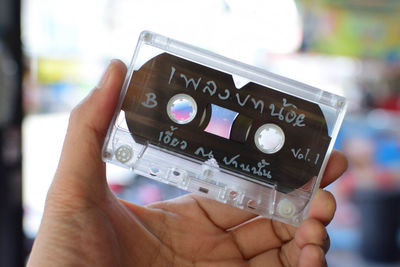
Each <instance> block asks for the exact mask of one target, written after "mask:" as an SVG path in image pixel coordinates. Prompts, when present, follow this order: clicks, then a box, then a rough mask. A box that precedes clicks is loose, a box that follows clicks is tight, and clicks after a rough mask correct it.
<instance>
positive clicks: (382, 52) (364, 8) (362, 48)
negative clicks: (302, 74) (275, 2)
mask: <svg viewBox="0 0 400 267" xmlns="http://www.w3.org/2000/svg"><path fill="white" fill-rule="evenodd" d="M297 4H298V6H299V8H300V10H301V11H302V15H303V19H304V27H305V29H304V31H305V38H304V43H303V50H305V51H310V52H319V53H327V54H336V55H343V56H350V57H360V58H374V59H382V60H387V61H399V60H400V16H399V12H400V1H397V0H382V1H378V0H374V1H372V0H365V1H360V0H350V1H344V0H342V1H340V0H339V1H333V0H320V1H316V0H297Z"/></svg>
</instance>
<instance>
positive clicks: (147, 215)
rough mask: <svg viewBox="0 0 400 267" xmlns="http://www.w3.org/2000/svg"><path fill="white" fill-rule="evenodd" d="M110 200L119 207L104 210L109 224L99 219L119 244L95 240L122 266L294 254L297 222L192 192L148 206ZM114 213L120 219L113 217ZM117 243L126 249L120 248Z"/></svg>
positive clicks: (291, 261)
mask: <svg viewBox="0 0 400 267" xmlns="http://www.w3.org/2000/svg"><path fill="white" fill-rule="evenodd" d="M120 203H123V204H124V205H120ZM114 204H115V205H118V206H120V207H115V206H114V207H112V208H111V209H110V210H109V211H110V216H109V217H108V218H109V220H110V221H111V224H110V223H105V225H114V227H117V229H115V228H114V229H111V228H110V229H108V231H111V234H112V235H115V239H116V240H118V246H119V249H114V248H110V247H109V246H110V245H111V246H113V242H112V243H110V242H104V243H103V242H99V243H98V244H100V245H101V247H102V248H103V249H105V250H107V251H108V252H110V251H115V254H114V257H117V258H118V259H116V258H114V259H110V260H112V261H113V262H114V263H115V262H121V263H122V265H125V264H123V263H124V262H125V261H126V265H127V266H129V265H133V266H172V265H174V266H193V265H194V264H195V266H241V265H247V264H248V263H250V264H251V266H258V265H261V266H265V264H266V263H268V265H270V266H295V265H296V263H297V260H298V256H299V254H300V248H299V247H298V246H297V245H296V244H294V243H295V242H294V240H293V237H294V233H295V231H296V229H297V228H295V227H292V226H288V225H285V224H283V223H279V222H274V221H271V220H269V219H266V218H261V217H255V215H254V214H251V213H248V212H245V211H241V210H239V209H236V208H232V207H229V206H226V205H224V204H221V203H217V202H215V201H212V200H208V199H205V198H201V197H198V196H195V195H187V196H184V197H181V198H179V199H175V200H171V201H166V202H159V203H155V204H151V205H149V206H148V207H141V206H137V205H134V204H131V203H127V202H124V201H121V202H120V201H118V200H117V201H116V202H114ZM110 207H111V206H110ZM125 207H127V208H128V209H125ZM116 213H118V214H116ZM228 215H229V216H228ZM118 218H119V219H121V221H116V219H118ZM248 220H250V221H249V222H247V223H245V224H243V223H244V222H246V221H248ZM103 227H104V225H102V226H100V228H103ZM127 229H129V230H128V232H125V231H126V230H127ZM108 231H104V228H103V229H102V231H100V232H101V233H105V235H104V236H103V238H105V239H110V233H109V232H108ZM107 232H108V233H107ZM100 238H101V237H100ZM104 245H106V246H104ZM121 245H122V247H124V248H126V249H123V250H121ZM91 249H93V248H91ZM101 250H102V249H97V250H96V251H99V252H100V251H101ZM149 255H150V257H149ZM100 256H101V255H99V258H101V257H100ZM102 263H103V264H104V263H105V262H104V260H103V261H102ZM97 266H100V265H99V263H98V265H97Z"/></svg>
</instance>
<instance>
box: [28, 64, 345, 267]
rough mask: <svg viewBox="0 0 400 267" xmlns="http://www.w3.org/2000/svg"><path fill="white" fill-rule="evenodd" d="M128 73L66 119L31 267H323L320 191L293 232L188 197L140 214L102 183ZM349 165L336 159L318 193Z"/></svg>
mask: <svg viewBox="0 0 400 267" xmlns="http://www.w3.org/2000/svg"><path fill="white" fill-rule="evenodd" d="M125 74H126V67H125V65H124V64H123V63H122V62H121V61H118V60H113V61H112V62H111V63H110V65H109V67H108V68H107V71H106V72H105V74H104V75H103V78H102V80H101V81H100V83H99V85H98V86H97V87H96V88H95V89H94V90H93V91H92V92H91V94H90V95H89V96H88V97H87V98H86V99H84V100H83V101H82V102H81V104H79V105H78V106H77V107H76V108H75V109H74V110H73V111H72V113H71V116H70V120H69V126H68V131H67V135H66V138H65V142H64V146H63V151H62V154H61V158H60V162H59V166H58V169H57V172H56V175H55V178H54V180H53V183H52V185H51V187H50V190H49V192H48V195H47V200H46V205H45V210H44V215H43V219H42V223H41V226H40V229H39V232H38V235H37V238H36V240H35V242H34V245H33V248H32V252H31V255H30V258H29V261H28V266H29V267H35V266H40V267H45V266H199V267H200V266H215V267H216V266H307V267H313V266H325V265H326V261H325V253H326V252H327V250H328V249H329V237H328V235H327V232H326V229H325V226H326V225H327V224H328V223H329V222H330V221H331V220H332V218H333V216H334V213H335V209H336V202H335V199H334V197H333V196H332V194H331V193H329V192H327V191H324V190H322V189H320V190H319V191H318V192H317V194H316V196H315V197H314V199H313V201H312V204H311V208H310V211H309V218H308V219H306V220H305V221H303V222H302V224H301V225H300V226H299V227H298V228H296V227H293V226H290V225H286V224H284V223H280V222H276V221H272V220H270V219H267V218H263V217H257V216H256V215H254V214H252V213H248V212H246V211H243V210H239V209H237V208H233V207H230V206H227V205H224V204H222V203H218V202H216V201H213V200H209V199H206V198H202V197H199V196H196V195H193V194H188V195H185V196H183V197H180V198H177V199H173V200H169V201H164V202H158V203H154V204H151V205H148V206H138V205H135V204H132V203H128V202H125V201H123V200H120V199H118V198H117V197H116V196H115V195H114V194H113V193H112V192H111V191H110V189H109V187H108V185H107V182H106V172H105V163H104V162H103V161H102V160H101V148H102V145H103V142H104V138H105V135H106V132H107V128H108V125H109V123H110V120H111V118H112V115H113V111H114V108H115V105H116V103H117V100H118V96H119V91H120V88H121V86H122V83H123V81H124V77H125ZM346 167H347V161H346V159H345V157H344V156H343V155H342V154H341V153H340V152H338V151H334V152H333V153H332V155H331V158H330V160H329V163H328V166H327V168H326V171H325V175H324V178H323V180H322V183H321V186H322V187H324V186H326V185H328V184H330V183H331V182H333V181H334V180H336V179H337V178H338V177H339V176H340V175H341V174H342V173H343V172H344V171H345V169H346Z"/></svg>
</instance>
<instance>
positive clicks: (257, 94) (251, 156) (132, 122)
mask: <svg viewBox="0 0 400 267" xmlns="http://www.w3.org/2000/svg"><path fill="white" fill-rule="evenodd" d="M345 110H346V100H345V98H343V97H341V96H337V95H334V94H331V93H328V92H326V91H323V90H320V89H317V88H313V87H311V86H308V85H305V84H302V83H299V82H296V81H293V80H290V79H287V78H284V77H281V76H278V75H275V74H272V73H269V72H266V71H264V70H262V69H259V68H256V67H253V66H249V65H246V64H243V63H240V62H236V61H234V60H231V59H228V58H225V57H222V56H219V55H216V54H214V53H211V52H209V51H206V50H202V49H199V48H196V47H193V46H191V45H188V44H185V43H182V42H179V41H176V40H173V39H170V38H167V37H164V36H161V35H158V34H155V33H151V32H143V33H142V34H141V35H140V38H139V42H138V45H137V47H136V50H135V53H134V56H133V59H132V63H131V65H130V67H129V70H128V74H127V77H126V80H125V83H124V85H123V88H122V90H121V95H120V101H119V104H118V106H117V110H116V112H115V115H114V118H113V120H112V122H111V125H110V128H109V131H108V134H107V136H106V141H105V144H104V147H103V160H104V161H106V162H110V163H113V164H116V165H119V166H123V167H125V168H129V169H131V170H133V171H134V172H136V173H138V174H140V175H143V176H146V177H149V178H152V179H156V180H158V181H161V182H164V183H167V184H171V185H174V186H177V187H179V188H182V189H184V190H187V191H189V192H194V193H197V194H201V195H203V196H206V197H209V198H212V199H215V200H218V201H220V202H223V203H226V204H229V205H232V206H235V207H238V208H241V209H245V210H248V211H251V212H253V213H256V214H259V215H261V216H265V217H268V218H272V219H276V220H279V221H282V222H285V223H288V224H291V225H298V224H299V223H300V222H301V221H302V220H303V219H304V218H305V217H306V216H307V213H308V207H309V204H310V201H311V199H312V197H313V195H314V193H315V192H316V190H317V189H318V187H319V183H320V180H321V178H322V174H323V171H324V168H325V165H326V163H327V160H328V158H329V155H330V153H331V150H332V147H333V144H334V141H335V138H336V136H337V133H338V131H339V128H340V125H341V123H342V120H343V117H344V114H345Z"/></svg>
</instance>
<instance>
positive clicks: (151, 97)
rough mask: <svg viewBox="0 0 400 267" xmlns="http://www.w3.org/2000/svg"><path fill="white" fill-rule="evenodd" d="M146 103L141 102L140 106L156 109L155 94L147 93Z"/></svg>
mask: <svg viewBox="0 0 400 267" xmlns="http://www.w3.org/2000/svg"><path fill="white" fill-rule="evenodd" d="M146 97H147V98H146V101H143V102H142V105H143V106H144V107H146V108H155V107H157V105H158V103H157V96H156V94H155V93H147V94H146Z"/></svg>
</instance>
